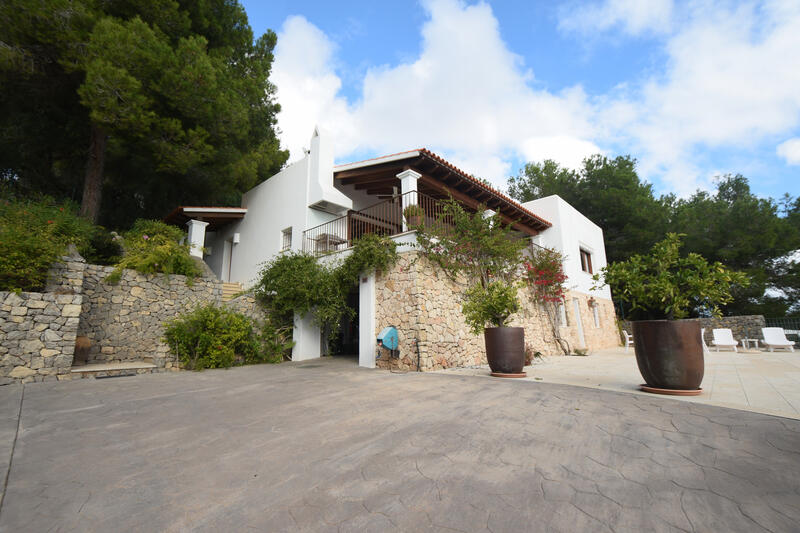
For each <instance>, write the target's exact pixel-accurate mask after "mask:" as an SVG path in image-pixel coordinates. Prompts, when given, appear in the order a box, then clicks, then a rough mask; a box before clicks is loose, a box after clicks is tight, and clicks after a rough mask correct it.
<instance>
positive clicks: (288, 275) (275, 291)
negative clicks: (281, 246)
mask: <svg viewBox="0 0 800 533" xmlns="http://www.w3.org/2000/svg"><path fill="white" fill-rule="evenodd" d="M396 261H397V244H396V243H395V242H394V241H393V240H391V239H389V238H388V237H383V236H379V235H375V234H367V235H364V236H363V237H361V238H360V239H358V240H357V241H356V242H355V243H354V244H353V248H352V249H351V251H350V253H349V254H348V255H347V257H346V258H345V259H344V260H342V261H341V262H339V263H334V264H332V265H327V264H324V263H322V262H321V261H319V260H318V259H317V258H316V257H314V256H313V255H311V254H306V253H294V252H292V253H285V254H281V255H279V256H278V257H276V258H275V259H273V260H272V261H270V262H268V263H267V264H266V265H264V268H263V269H262V270H261V278H260V280H259V283H258V284H257V285H256V287H255V295H256V298H257V299H258V301H259V302H260V303H261V304H262V305H263V306H264V307H265V309H266V311H267V313H268V314H269V315H270V316H271V317H273V319H274V320H275V322H276V323H277V324H281V325H283V326H291V324H292V323H293V320H294V315H295V313H297V314H299V315H300V316H305V315H307V314H308V313H309V312H310V313H312V315H313V317H314V322H315V323H316V324H317V325H319V326H320V327H321V328H322V329H323V331H326V332H327V333H328V336H329V338H330V339H334V338H335V337H336V336H337V335H338V333H339V329H338V325H339V322H340V320H341V319H342V317H344V316H350V317H353V316H354V315H355V310H353V309H351V308H350V307H348V305H347V294H348V292H349V291H350V290H351V289H352V288H353V286H354V285H357V284H358V280H359V276H360V275H361V274H362V273H365V272H372V271H386V270H387V269H388V268H389V267H391V266H392V265H393V264H394V263H395V262H396Z"/></svg>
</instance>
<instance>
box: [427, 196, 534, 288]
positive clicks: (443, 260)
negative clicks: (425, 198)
mask: <svg viewBox="0 0 800 533" xmlns="http://www.w3.org/2000/svg"><path fill="white" fill-rule="evenodd" d="M417 242H418V243H419V246H420V248H421V249H422V251H423V253H424V254H425V255H426V256H427V257H428V259H430V260H431V261H433V262H434V263H436V264H437V265H439V266H440V267H441V268H442V269H443V270H444V271H445V272H446V273H447V274H448V275H449V276H450V277H452V278H456V277H457V276H458V275H459V274H463V275H465V276H466V277H467V278H468V279H469V281H470V283H472V282H477V283H480V284H481V285H483V286H484V287H486V286H487V285H488V284H489V283H491V282H492V281H493V280H506V281H508V280H512V279H514V278H515V277H516V275H517V270H518V269H519V267H520V265H521V264H522V251H523V250H524V249H525V247H526V246H527V245H528V242H527V241H526V240H525V239H524V238H522V237H521V236H520V235H519V234H517V233H516V232H514V231H513V230H511V229H510V228H509V227H507V226H504V225H503V224H502V222H501V221H500V216H499V215H498V214H497V213H495V214H494V215H492V216H485V215H484V210H483V209H478V210H477V211H476V212H474V213H470V212H468V211H466V210H465V209H464V208H463V207H462V206H461V204H459V203H458V202H456V201H455V200H453V199H450V200H448V201H446V202H443V204H442V212H441V213H440V214H439V215H438V219H437V223H436V224H431V225H430V227H424V228H419V229H418V231H417Z"/></svg>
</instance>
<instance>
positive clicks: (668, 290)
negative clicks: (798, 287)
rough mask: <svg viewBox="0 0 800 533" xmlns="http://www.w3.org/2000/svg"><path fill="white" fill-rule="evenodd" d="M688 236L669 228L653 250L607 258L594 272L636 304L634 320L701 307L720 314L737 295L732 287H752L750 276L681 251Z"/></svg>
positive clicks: (668, 316) (621, 297)
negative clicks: (611, 260)
mask: <svg viewBox="0 0 800 533" xmlns="http://www.w3.org/2000/svg"><path fill="white" fill-rule="evenodd" d="M683 237H684V235H683V234H677V233H667V237H666V238H665V239H664V240H663V241H660V242H657V243H656V244H654V245H653V247H652V249H651V250H650V254H649V255H639V254H635V255H632V256H630V257H629V258H628V259H627V260H625V261H619V262H616V263H610V264H608V265H607V266H605V267H603V269H602V271H601V272H600V273H598V274H595V275H594V277H593V278H594V281H595V284H596V288H599V287H602V286H603V285H604V284H608V285H609V287H611V292H612V293H613V294H614V299H615V300H617V301H622V302H626V303H628V304H629V305H630V306H631V318H633V319H634V320H662V319H667V320H675V319H680V318H685V317H687V316H689V314H690V313H695V314H699V313H700V312H706V313H709V314H711V315H712V316H720V314H721V311H720V306H721V305H725V304H727V303H729V302H730V301H732V300H733V296H732V295H731V288H732V287H735V286H739V287H747V286H748V285H749V283H750V280H749V278H748V277H747V276H746V274H744V273H743V272H736V271H732V270H730V269H728V268H727V267H725V266H724V265H723V264H722V263H719V262H716V263H709V262H708V261H706V259H705V258H704V257H703V256H701V255H700V254H696V253H689V254H687V255H686V256H681V254H680V249H681V246H683V242H682V238H683Z"/></svg>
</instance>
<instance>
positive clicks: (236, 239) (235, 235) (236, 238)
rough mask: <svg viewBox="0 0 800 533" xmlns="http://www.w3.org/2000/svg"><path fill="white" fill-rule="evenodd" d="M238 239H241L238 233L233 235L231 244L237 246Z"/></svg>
mask: <svg viewBox="0 0 800 533" xmlns="http://www.w3.org/2000/svg"><path fill="white" fill-rule="evenodd" d="M240 237H241V235H240V234H239V233H234V234H233V238H232V239H231V241H232V242H233V244H239V239H240Z"/></svg>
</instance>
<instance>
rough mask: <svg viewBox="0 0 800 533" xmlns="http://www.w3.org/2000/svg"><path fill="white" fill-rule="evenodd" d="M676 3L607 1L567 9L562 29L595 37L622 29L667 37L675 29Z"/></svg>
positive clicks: (633, 32) (564, 13)
mask: <svg viewBox="0 0 800 533" xmlns="http://www.w3.org/2000/svg"><path fill="white" fill-rule="evenodd" d="M672 11H673V3H672V0H644V1H643V0H604V1H602V2H598V3H594V4H590V5H588V6H576V5H574V4H571V5H568V6H565V7H564V8H562V10H561V17H560V20H559V28H560V29H561V30H564V31H576V32H580V33H584V34H585V33H593V32H598V31H607V30H610V29H616V28H619V29H621V30H622V31H624V32H625V33H628V34H630V35H641V34H643V33H665V32H667V31H668V30H669V29H670V27H671V25H672Z"/></svg>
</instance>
